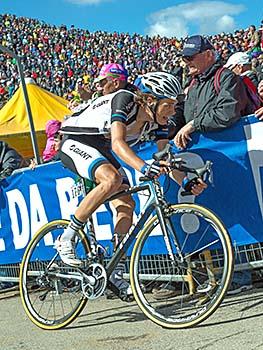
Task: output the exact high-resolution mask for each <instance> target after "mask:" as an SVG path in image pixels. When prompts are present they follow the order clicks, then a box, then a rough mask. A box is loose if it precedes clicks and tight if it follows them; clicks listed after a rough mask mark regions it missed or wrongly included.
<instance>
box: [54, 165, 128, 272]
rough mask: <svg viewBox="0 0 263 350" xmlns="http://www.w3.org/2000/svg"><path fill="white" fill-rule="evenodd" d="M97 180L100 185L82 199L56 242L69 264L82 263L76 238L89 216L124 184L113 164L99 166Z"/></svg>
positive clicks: (61, 254) (61, 255) (96, 173)
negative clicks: (76, 250) (76, 248)
mask: <svg viewBox="0 0 263 350" xmlns="http://www.w3.org/2000/svg"><path fill="white" fill-rule="evenodd" d="M95 180H96V182H97V184H98V185H97V186H96V187H95V188H94V189H93V190H92V191H91V192H89V193H88V194H87V196H86V197H85V198H84V199H83V200H82V201H81V203H80V205H79V207H78V208H77V210H76V212H75V215H74V216H73V217H72V220H71V222H70V224H69V226H68V227H67V229H66V230H65V232H64V233H63V234H62V236H61V237H60V240H59V241H58V242H57V244H56V245H57V249H58V251H59V254H60V257H61V259H62V261H64V262H65V263H66V264H68V265H72V266H80V265H81V264H82V263H81V261H80V260H79V259H77V258H76V254H75V240H74V238H75V236H76V234H77V232H78V231H79V230H80V229H81V228H82V227H83V226H84V225H85V223H86V221H87V219H88V218H89V216H90V215H91V214H92V213H93V212H94V211H95V210H96V209H97V208H98V207H99V206H100V205H101V204H102V203H103V202H104V201H105V200H106V199H107V198H108V197H110V196H111V195H112V194H114V193H115V192H117V191H118V189H119V188H120V186H121V184H122V176H121V174H120V173H119V172H118V170H117V169H116V168H115V167H114V166H113V165H111V164H102V165H101V166H99V167H98V168H97V169H96V171H95Z"/></svg>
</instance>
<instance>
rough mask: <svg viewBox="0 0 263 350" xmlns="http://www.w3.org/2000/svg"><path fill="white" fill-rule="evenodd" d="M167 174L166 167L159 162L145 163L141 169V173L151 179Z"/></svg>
mask: <svg viewBox="0 0 263 350" xmlns="http://www.w3.org/2000/svg"><path fill="white" fill-rule="evenodd" d="M165 172H167V170H166V167H165V166H164V164H160V163H159V162H158V161H157V160H155V161H154V162H153V163H152V164H147V163H145V164H144V166H143V167H142V169H141V173H143V175H145V176H147V177H149V178H151V179H153V178H154V179H155V178H157V177H159V176H160V175H161V174H163V173H165Z"/></svg>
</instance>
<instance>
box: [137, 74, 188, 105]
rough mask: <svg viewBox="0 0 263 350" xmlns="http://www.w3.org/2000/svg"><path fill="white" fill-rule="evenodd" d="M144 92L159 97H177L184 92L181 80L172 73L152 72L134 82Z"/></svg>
mask: <svg viewBox="0 0 263 350" xmlns="http://www.w3.org/2000/svg"><path fill="white" fill-rule="evenodd" d="M134 85H136V86H137V87H138V89H139V90H141V91H142V92H144V93H150V94H153V95H155V96H156V97H158V98H171V99H177V96H178V95H180V94H182V93H183V91H182V87H181V84H180V82H179V80H178V79H177V78H176V77H175V76H173V75H172V74H170V73H165V72H151V73H146V74H144V75H142V76H140V77H139V78H137V79H136V80H135V82H134Z"/></svg>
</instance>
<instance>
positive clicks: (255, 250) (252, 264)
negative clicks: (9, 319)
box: [0, 243, 263, 282]
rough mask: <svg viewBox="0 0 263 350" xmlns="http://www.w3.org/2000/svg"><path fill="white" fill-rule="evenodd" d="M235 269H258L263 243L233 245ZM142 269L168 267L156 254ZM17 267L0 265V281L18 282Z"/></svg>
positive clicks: (262, 258)
mask: <svg viewBox="0 0 263 350" xmlns="http://www.w3.org/2000/svg"><path fill="white" fill-rule="evenodd" d="M234 254H235V271H242V270H247V269H258V268H259V269H260V268H263V243H254V244H249V245H245V246H235V245H234ZM129 263H130V259H129V258H127V261H126V274H125V277H126V278H129V275H128V272H129ZM141 264H142V265H143V270H144V271H145V272H146V273H147V275H148V277H147V278H151V276H153V275H154V270H159V271H160V269H162V271H165V270H168V269H169V267H168V266H165V260H164V259H160V258H159V257H158V255H157V256H154V255H151V256H145V258H144V259H143V260H142V261H141ZM19 268H20V264H10V265H1V266H0V281H6V282H18V281H19Z"/></svg>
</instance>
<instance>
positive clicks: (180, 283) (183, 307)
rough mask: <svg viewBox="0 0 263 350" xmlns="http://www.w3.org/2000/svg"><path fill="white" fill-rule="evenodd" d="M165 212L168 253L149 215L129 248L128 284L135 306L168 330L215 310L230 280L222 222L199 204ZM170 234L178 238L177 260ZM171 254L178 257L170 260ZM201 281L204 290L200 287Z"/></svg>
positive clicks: (155, 221) (154, 219) (228, 249)
mask: <svg viewBox="0 0 263 350" xmlns="http://www.w3.org/2000/svg"><path fill="white" fill-rule="evenodd" d="M165 212H166V214H165V222H166V227H168V229H167V231H168V236H169V241H170V242H171V248H172V254H170V255H169V252H168V251H165V249H167V248H166V244H165V240H164V236H163V234H161V235H160V232H161V231H160V230H161V228H160V226H159V220H158V217H157V215H154V216H153V217H152V218H151V219H150V220H149V221H148V222H147V224H146V225H145V226H144V228H143V229H142V231H141V232H140V234H139V235H138V237H137V240H136V243H135V245H134V248H133V251H132V256H131V263H130V279H131V287H132V290H133V294H134V297H135V300H136V302H137V304H138V306H139V307H140V309H141V310H142V312H143V313H144V314H145V315H146V316H147V317H148V318H149V319H150V320H151V321H153V322H154V323H156V324H158V325H160V326H162V327H164V328H171V329H181V328H188V327H193V326H196V325H197V324H199V323H200V322H202V321H204V320H205V319H207V318H208V317H209V316H211V315H212V314H213V313H214V312H215V311H216V309H217V308H218V307H219V306H220V304H221V302H222V300H223V298H224V295H225V293H226V291H227V289H228V286H229V284H230V283H231V279H232V274H233V263H234V259H233V249H232V244H231V239H230V236H229V233H228V231H227V229H226V228H225V226H224V224H223V223H222V221H221V220H220V219H219V218H218V217H217V216H216V215H215V214H214V213H213V212H212V211H211V210H209V209H207V208H205V207H203V206H200V205H197V204H191V203H186V204H176V205H171V206H169V208H168V209H167V210H166V211H165ZM187 215H188V216H187ZM189 215H190V216H189ZM189 220H190V221H191V222H192V224H191V225H190V226H189ZM187 225H188V226H187ZM175 232H177V233H176V235H175ZM175 237H176V239H177V241H179V242H180V247H181V251H182V258H181V260H180V258H179V254H178V249H177V248H176V245H175V243H174V241H175ZM178 237H179V238H178ZM154 239H155V244H153V240H154ZM208 248H209V249H208ZM149 252H151V253H149ZM171 256H173V257H175V258H177V260H176V261H175V262H173V261H172V258H171ZM204 282H206V284H207V289H209V290H204V287H202V283H204ZM168 287H169V288H168ZM158 288H159V290H158ZM202 288H203V290H202ZM200 291H201V292H200Z"/></svg>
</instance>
